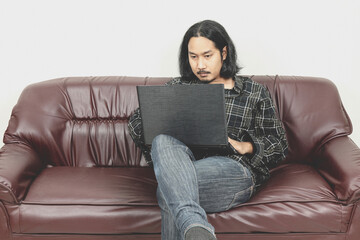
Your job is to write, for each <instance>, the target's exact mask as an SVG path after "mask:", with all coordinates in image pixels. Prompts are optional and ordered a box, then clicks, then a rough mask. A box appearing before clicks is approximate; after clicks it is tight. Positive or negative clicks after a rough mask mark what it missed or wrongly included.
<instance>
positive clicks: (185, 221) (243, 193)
mask: <svg viewBox="0 0 360 240" xmlns="http://www.w3.org/2000/svg"><path fill="white" fill-rule="evenodd" d="M151 157H152V160H153V165H154V172H155V176H156V179H157V181H158V189H157V198H158V203H159V206H160V208H161V217H162V223H161V239H162V240H182V239H184V236H185V233H186V231H187V230H188V229H189V228H191V227H192V226H201V227H203V228H205V229H207V230H209V231H210V232H212V233H215V229H214V227H213V226H212V225H211V224H210V223H209V222H208V221H207V216H206V213H213V212H221V211H226V210H228V209H230V208H232V207H234V206H236V205H238V204H240V203H243V202H246V201H247V200H249V198H250V197H251V195H252V192H253V189H254V181H253V179H252V176H251V174H250V171H249V170H248V169H247V168H246V167H244V166H243V165H242V164H241V163H239V162H237V161H235V160H233V159H231V158H228V157H223V156H213V157H208V158H204V159H201V160H195V159H194V156H193V154H192V152H191V150H190V149H189V148H188V147H187V146H186V145H184V144H183V143H182V142H180V141H178V140H177V139H175V138H173V137H171V136H168V135H159V136H157V137H155V138H154V140H153V143H152V149H151Z"/></svg>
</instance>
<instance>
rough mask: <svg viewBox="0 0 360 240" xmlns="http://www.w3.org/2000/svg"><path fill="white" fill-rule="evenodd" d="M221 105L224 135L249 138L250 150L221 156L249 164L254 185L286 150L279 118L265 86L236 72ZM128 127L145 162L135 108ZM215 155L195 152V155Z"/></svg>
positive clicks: (145, 150) (146, 154) (176, 80)
mask: <svg viewBox="0 0 360 240" xmlns="http://www.w3.org/2000/svg"><path fill="white" fill-rule="evenodd" d="M166 84H167V85H173V84H187V85H189V84H203V83H202V82H201V81H199V80H192V81H185V80H182V79H181V78H174V79H172V80H171V81H169V82H168V83H166ZM225 109H226V119H227V130H228V136H229V137H230V138H232V139H234V140H237V141H246V142H251V143H252V144H253V147H254V152H253V154H246V155H241V154H239V153H238V152H236V150H235V149H234V148H232V151H231V152H228V153H226V154H223V153H222V155H225V156H228V157H230V158H232V159H234V160H236V161H239V162H241V163H242V164H243V165H245V166H246V167H248V168H249V170H250V171H251V173H252V175H253V178H254V180H255V183H256V186H257V187H258V186H260V185H261V183H263V182H264V181H265V180H267V179H268V178H269V176H270V169H271V168H273V167H274V166H276V165H277V164H278V163H279V162H280V161H281V160H282V159H284V158H285V156H286V154H287V149H288V145H287V140H286V136H285V131H284V128H283V125H282V122H281V121H280V120H279V119H278V117H277V114H276V110H275V107H274V104H273V102H272V99H271V97H270V94H269V92H268V90H267V89H266V88H265V87H264V86H263V85H261V84H259V83H256V82H254V81H253V80H251V79H250V78H247V77H242V76H236V77H235V86H234V88H233V89H225ZM128 126H129V131H130V135H131V137H132V138H133V140H134V142H135V144H136V146H138V147H139V148H140V149H141V151H142V153H143V154H144V157H145V159H146V161H147V162H148V164H149V165H151V156H150V151H151V149H150V148H149V147H147V146H146V145H145V144H144V138H143V134H142V125H141V115H140V110H139V108H138V109H136V110H135V112H134V113H133V115H132V116H131V117H130V120H129V124H128ZM209 154H210V155H219V154H216V153H209V152H197V153H195V154H194V155H195V156H196V158H197V159H201V158H204V157H208V156H209Z"/></svg>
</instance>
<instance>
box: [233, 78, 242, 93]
mask: <svg viewBox="0 0 360 240" xmlns="http://www.w3.org/2000/svg"><path fill="white" fill-rule="evenodd" d="M243 86H244V80H243V79H242V77H240V76H235V85H234V90H235V92H236V93H238V95H240V94H241V92H242V90H243Z"/></svg>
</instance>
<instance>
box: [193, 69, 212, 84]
mask: <svg viewBox="0 0 360 240" xmlns="http://www.w3.org/2000/svg"><path fill="white" fill-rule="evenodd" d="M204 73H206V74H210V72H206V71H198V72H197V74H198V75H201V74H204ZM199 80H200V78H199ZM214 80H215V78H214V79H212V80H200V81H201V82H202V83H211V82H212V81H214Z"/></svg>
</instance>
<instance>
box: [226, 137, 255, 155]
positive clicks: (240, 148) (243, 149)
mask: <svg viewBox="0 0 360 240" xmlns="http://www.w3.org/2000/svg"><path fill="white" fill-rule="evenodd" d="M228 139H229V143H230V144H231V146H233V147H234V148H235V149H236V151H237V152H238V153H240V154H242V155H244V154H252V153H253V152H254V148H253V145H252V143H251V142H238V141H236V140H234V139H231V138H228Z"/></svg>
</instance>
